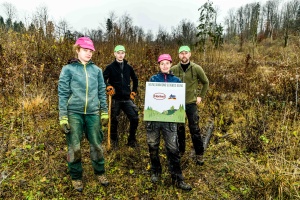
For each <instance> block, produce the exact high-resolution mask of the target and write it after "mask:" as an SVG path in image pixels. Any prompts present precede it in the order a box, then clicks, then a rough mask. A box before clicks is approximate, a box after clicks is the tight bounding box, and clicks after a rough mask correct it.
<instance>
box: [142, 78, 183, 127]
mask: <svg viewBox="0 0 300 200" xmlns="http://www.w3.org/2000/svg"><path fill="white" fill-rule="evenodd" d="M144 121H160V122H176V123H184V122H185V83H168V82H146V92H145V107H144Z"/></svg>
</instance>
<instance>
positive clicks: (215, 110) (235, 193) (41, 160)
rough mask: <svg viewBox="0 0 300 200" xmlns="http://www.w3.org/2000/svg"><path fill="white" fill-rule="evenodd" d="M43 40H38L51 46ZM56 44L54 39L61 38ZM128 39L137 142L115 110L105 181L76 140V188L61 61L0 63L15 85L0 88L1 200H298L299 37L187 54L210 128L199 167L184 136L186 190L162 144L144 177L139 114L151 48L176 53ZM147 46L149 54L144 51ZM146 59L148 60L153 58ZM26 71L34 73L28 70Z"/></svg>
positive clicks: (101, 59)
mask: <svg viewBox="0 0 300 200" xmlns="http://www.w3.org/2000/svg"><path fill="white" fill-rule="evenodd" d="M23 39H24V38H23ZM22 42H23V43H26V40H25V39H24V41H22ZM43 42H44V41H43ZM16 43H18V41H17V39H16ZM42 44H43V45H44V46H43V48H50V47H51V48H52V47H53V45H45V44H44V43H42ZM28 45H31V44H28ZM55 45H56V44H55ZM60 45H61V46H59V45H57V46H55V48H57V49H58V50H60V48H61V49H66V47H67V46H63V44H60ZM140 45H141V44H140ZM129 47H130V48H128V49H132V52H134V53H131V54H130V53H129V54H128V59H129V61H130V62H131V64H132V65H133V66H134V67H135V68H136V71H137V72H138V76H139V79H140V87H139V90H140V91H139V93H138V94H139V96H138V97H137V99H136V103H137V105H138V107H139V108H140V112H139V113H140V124H139V127H138V141H139V144H140V146H139V147H138V148H137V149H132V148H129V147H127V146H126V145H125V143H126V138H127V135H128V120H126V118H125V117H124V116H123V115H122V116H121V118H120V121H121V123H120V129H119V130H120V135H121V147H120V149H119V150H117V151H112V152H110V153H108V152H106V153H105V159H106V170H107V175H108V178H109V179H110V186H109V187H107V188H104V187H102V186H100V185H99V184H98V183H97V182H96V180H95V178H94V176H93V170H92V167H91V162H90V159H89V147H88V143H87V141H86V139H85V140H83V143H82V154H83V167H84V186H85V189H84V192H83V193H82V194H79V193H76V192H75V191H74V190H73V189H72V186H71V182H70V177H69V175H68V171H67V165H66V151H67V150H66V144H65V143H66V142H65V136H64V135H63V134H62V133H61V132H60V131H59V125H58V119H57V112H58V108H57V91H56V88H57V79H58V74H59V71H60V68H58V67H56V65H54V64H53V63H51V62H54V61H53V60H51V62H50V61H48V60H46V58H41V59H42V61H41V62H44V64H41V63H39V64H37V65H35V66H45V67H44V68H41V69H40V68H34V67H32V68H31V67H30V63H28V67H27V68H26V70H27V71H26V73H25V74H22V73H24V71H22V72H20V71H18V70H14V67H13V66H18V65H17V64H20V63H22V62H25V61H24V59H17V58H15V59H12V60H11V61H10V62H11V64H10V66H11V67H10V68H6V69H5V68H2V69H5V70H10V71H9V73H10V76H9V77H10V78H11V80H8V81H7V82H9V81H13V83H14V85H13V86H14V87H8V85H3V86H2V91H3V94H4V93H5V94H9V95H5V97H4V96H1V98H0V101H1V103H2V105H5V107H2V108H1V109H0V117H1V123H0V132H1V133H0V142H1V143H0V153H1V154H0V160H1V165H0V188H1V189H0V199H141V200H142V199H144V200H148V199H159V200H160V199H180V200H181V199H184V200H185V199H191V200H192V199H207V200H211V199H216V200H217V199H236V200H238V199H300V196H299V195H300V194H299V191H300V175H299V173H300V160H299V157H300V147H299V144H300V136H299V130H300V127H299V123H298V122H299V109H298V108H299V105H297V106H296V105H295V93H296V91H297V90H296V89H297V88H296V79H295V77H296V75H298V74H297V73H298V72H297V63H298V60H297V56H296V55H297V54H299V49H297V47H296V46H291V47H289V48H286V49H280V47H279V46H278V44H276V42H272V43H271V42H266V43H263V44H261V45H259V46H257V48H256V49H255V51H252V50H251V48H253V47H252V46H251V45H249V46H245V50H244V51H241V52H237V50H238V46H230V45H226V46H224V49H223V50H222V51H220V52H208V57H207V59H206V60H204V59H203V55H202V54H200V53H198V52H195V53H193V56H192V59H193V61H195V62H196V63H200V64H201V65H202V66H203V68H204V70H205V71H206V72H207V75H208V77H209V79H210V83H211V87H210V90H209V92H208V94H207V97H206V98H205V100H204V102H203V104H202V105H201V106H200V107H199V112H200V116H201V118H200V124H201V128H202V130H203V131H204V134H205V130H206V125H207V122H208V120H209V119H210V118H211V117H212V118H213V121H214V126H215V127H214V135H213V137H212V139H211V143H210V145H209V148H208V149H207V151H206V153H205V159H206V163H205V165H204V166H202V167H199V166H196V165H195V163H194V162H193V161H192V159H191V157H190V151H191V149H192V143H191V139H190V136H189V135H188V140H187V146H188V149H187V153H186V154H185V155H184V156H183V158H182V163H181V165H182V169H183V173H184V176H185V178H186V182H188V183H190V184H191V185H192V186H193V190H192V191H191V192H183V191H181V190H178V189H176V188H174V187H173V186H172V185H171V182H170V174H169V173H168V170H167V167H166V166H167V160H166V156H165V155H164V154H163V153H164V147H163V145H161V148H160V150H161V153H162V154H161V161H162V164H163V174H162V182H161V183H160V184H158V185H153V184H152V183H151V182H150V174H149V162H150V160H149V155H148V147H147V144H146V133H145V127H144V122H143V120H142V119H143V115H142V114H143V112H142V111H143V102H144V82H145V81H146V80H148V78H149V77H150V75H152V74H154V73H156V72H157V68H156V67H155V66H154V63H155V59H156V58H155V56H156V55H154V54H156V53H159V52H160V51H164V52H170V53H171V54H172V56H173V57H174V60H175V59H176V51H175V50H174V48H173V47H164V48H159V47H157V46H153V47H152V46H151V45H148V46H147V48H143V47H141V46H134V45H133V44H131V46H130V45H129ZM99 49H100V50H99V52H100V53H101V54H100V55H97V54H95V62H96V63H99V65H100V67H102V68H103V66H105V64H108V63H109V62H110V61H111V59H112V58H111V55H107V56H104V52H107V51H108V49H111V47H110V46H108V45H99ZM169 49H170V51H168V50H169ZM247 49H250V50H251V51H250V50H247ZM11 51H13V49H12V50H11ZM11 51H10V53H11V54H13V53H14V52H11ZM15 51H17V50H15ZM45 52H46V50H45ZM47 52H51V53H52V54H53V55H49V57H50V58H53V57H54V58H56V57H57V56H58V57H59V55H60V54H56V50H55V49H51V51H50V50H49V49H48V51H47ZM58 52H60V51H58ZM248 52H255V53H256V55H255V56H253V55H251V54H250V57H251V58H249V56H248V54H249V53H248ZM28 53H31V52H28ZM34 53H36V52H34ZM150 53H151V56H152V57H151V56H150V57H147V55H146V54H150ZM11 54H9V55H11ZM173 54H174V55H173ZM34 55H35V54H34ZM23 56H25V55H23ZM64 56H66V55H64ZM25 57H26V56H25ZM27 57H28V58H29V57H30V56H27ZM49 57H48V59H49ZM150 58H151V59H154V58H155V59H154V61H153V62H152V61H151V60H149V59H150ZM43 59H44V60H43ZM62 60H67V59H66V57H63V56H61V57H59V59H57V61H55V62H57V63H56V64H59V65H62V64H63V61H62ZM26 62H27V61H26ZM28 62H29V60H28ZM6 64H7V63H6ZM152 65H153V66H152ZM2 73H3V74H5V73H8V71H2ZM30 73H35V74H38V76H36V77H28V75H27V74H30ZM24 80H25V82H26V81H27V82H26V84H27V85H28V89H27V90H26V91H23V89H20V88H23V84H24ZM37 86H38V89H39V90H36V88H37ZM26 87H27V86H26ZM19 90H22V91H21V92H20V91H19ZM42 91H46V92H42ZM298 104H299V103H298ZM103 145H104V147H105V145H106V141H105V140H104V143H103Z"/></svg>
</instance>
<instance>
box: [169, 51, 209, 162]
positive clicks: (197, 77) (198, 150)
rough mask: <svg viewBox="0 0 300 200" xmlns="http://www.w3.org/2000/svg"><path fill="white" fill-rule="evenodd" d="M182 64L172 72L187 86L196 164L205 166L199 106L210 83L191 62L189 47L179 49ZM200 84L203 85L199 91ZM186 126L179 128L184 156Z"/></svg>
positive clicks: (179, 139) (181, 150) (186, 108)
mask: <svg viewBox="0 0 300 200" xmlns="http://www.w3.org/2000/svg"><path fill="white" fill-rule="evenodd" d="M178 53H179V59H180V62H179V63H178V64H177V65H173V66H172V68H171V70H172V71H173V73H174V75H176V76H178V77H179V78H180V79H181V80H182V81H183V82H184V83H185V84H186V91H185V93H186V95H185V100H186V102H185V104H186V105H185V112H186V116H187V119H188V124H189V129H190V135H191V138H192V142H193V146H194V149H195V154H196V164H197V165H203V164H204V160H203V154H204V147H203V139H202V136H201V132H200V128H199V115H198V109H197V105H199V104H200V103H201V101H202V99H203V98H204V96H205V94H206V92H207V90H208V86H209V81H208V79H207V77H206V75H205V73H204V71H203V69H202V67H200V66H199V65H197V64H195V63H193V62H191V61H190V57H191V50H190V48H189V47H188V46H181V47H180V48H179V51H178ZM199 84H201V85H202V87H201V89H200V90H199V89H198V88H199ZM185 138H186V137H185V124H180V125H179V126H178V141H179V150H180V152H181V154H182V155H183V154H184V152H185Z"/></svg>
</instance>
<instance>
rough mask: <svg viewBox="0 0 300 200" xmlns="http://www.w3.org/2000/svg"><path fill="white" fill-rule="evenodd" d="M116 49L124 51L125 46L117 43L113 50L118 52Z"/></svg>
mask: <svg viewBox="0 0 300 200" xmlns="http://www.w3.org/2000/svg"><path fill="white" fill-rule="evenodd" d="M118 51H124V52H125V47H124V46H122V45H117V46H116V47H115V50H114V52H118Z"/></svg>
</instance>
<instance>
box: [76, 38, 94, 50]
mask: <svg viewBox="0 0 300 200" xmlns="http://www.w3.org/2000/svg"><path fill="white" fill-rule="evenodd" d="M76 44H77V45H79V46H80V47H81V48H85V49H90V50H92V51H95V47H94V44H93V41H92V40H91V39H90V38H88V37H80V38H78V39H77V41H76V43H75V45H76Z"/></svg>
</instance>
